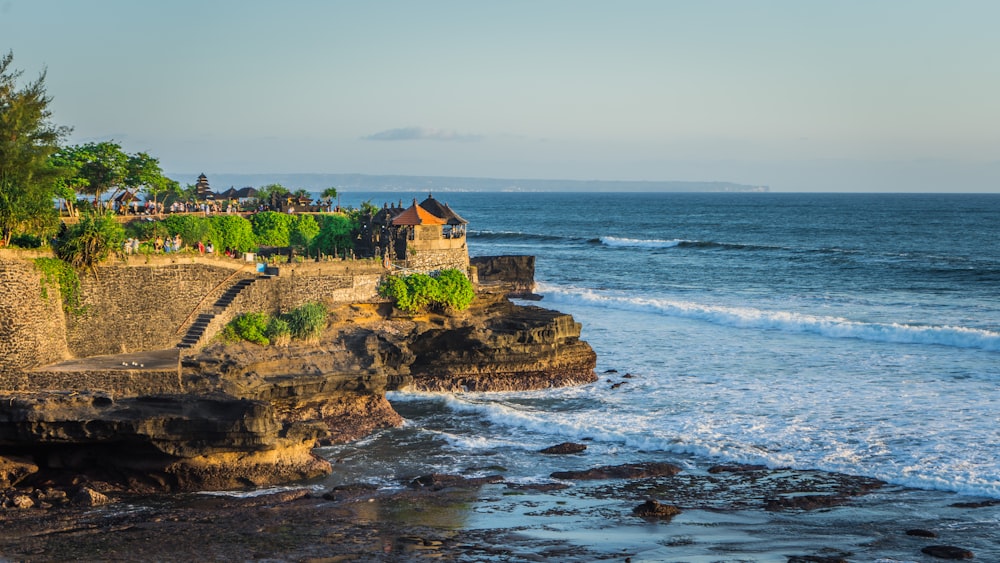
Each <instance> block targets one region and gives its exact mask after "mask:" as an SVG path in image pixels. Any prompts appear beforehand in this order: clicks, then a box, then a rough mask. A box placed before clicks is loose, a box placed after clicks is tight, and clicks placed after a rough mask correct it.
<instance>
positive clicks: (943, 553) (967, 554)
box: [920, 545, 975, 559]
mask: <svg viewBox="0 0 1000 563" xmlns="http://www.w3.org/2000/svg"><path fill="white" fill-rule="evenodd" d="M920 551H921V552H922V553H924V554H927V555H930V556H931V557H937V558H938V559H972V558H974V557H975V555H974V554H973V553H972V552H971V551H969V550H968V549H963V548H961V547H955V546H953V545H929V546H927V547H925V548H923V549H921V550H920Z"/></svg>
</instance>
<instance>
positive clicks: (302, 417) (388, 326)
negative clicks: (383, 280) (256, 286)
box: [0, 294, 596, 490]
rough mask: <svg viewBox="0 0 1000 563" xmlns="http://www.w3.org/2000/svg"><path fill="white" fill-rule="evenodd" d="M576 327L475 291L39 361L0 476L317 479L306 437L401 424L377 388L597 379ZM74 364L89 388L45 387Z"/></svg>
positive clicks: (322, 439) (6, 423) (64, 377)
mask: <svg viewBox="0 0 1000 563" xmlns="http://www.w3.org/2000/svg"><path fill="white" fill-rule="evenodd" d="M579 336H580V326H579V324H578V323H576V322H574V321H573V319H572V318H571V317H570V316H568V315H563V314H561V313H557V312H554V311H547V310H544V309H540V308H538V307H520V306H516V305H513V304H511V303H510V302H509V301H507V300H506V298H505V297H503V296H501V295H495V294H494V295H486V294H483V295H481V296H480V297H479V298H477V301H476V303H475V304H474V306H473V307H472V308H470V309H469V310H468V311H465V312H462V313H458V314H454V315H436V314H435V315H431V314H425V315H415V316H414V315H405V314H403V313H401V312H400V311H398V310H395V309H393V308H392V307H391V306H390V305H388V304H384V303H383V304H351V305H341V306H339V307H336V308H334V309H333V310H332V312H331V315H330V323H329V326H328V329H327V330H326V332H325V333H324V335H323V337H322V339H321V340H320V341H319V342H315V343H309V344H293V345H290V346H268V347H260V346H257V345H255V344H249V343H242V344H223V343H218V344H212V345H209V346H207V347H206V348H204V349H202V350H201V351H199V352H196V353H194V354H193V355H190V356H184V357H180V358H179V367H178V366H177V365H176V364H175V365H174V367H173V368H172V369H171V368H170V367H169V366H162V365H160V366H157V365H150V366H149V367H146V365H145V364H144V363H143V364H137V365H139V366H140V367H136V365H133V364H132V362H124V363H126V364H128V365H126V366H121V367H117V368H116V367H114V363H113V362H112V361H111V360H110V359H107V358H105V359H104V360H103V363H101V368H100V370H96V371H94V370H93V366H91V367H90V368H88V366H87V362H79V364H78V365H75V366H72V367H65V366H64V368H63V369H60V368H58V367H52V366H49V367H48V368H45V369H42V370H37V371H35V372H33V373H31V374H26V375H25V376H24V377H22V378H20V379H18V380H17V381H19V382H20V384H19V385H20V387H19V388H18V389H19V391H17V392H11V391H10V390H8V391H7V394H6V396H0V404H2V405H3V407H2V408H0V486H12V485H14V484H15V483H17V482H20V483H22V484H23V485H31V486H41V485H42V484H44V483H49V484H51V483H73V482H76V481H78V480H79V478H80V475H81V474H82V475H85V476H86V478H87V479H90V480H94V481H97V482H101V483H103V484H104V486H105V488H108V489H113V488H115V487H121V488H126V489H129V490H192V489H230V488H239V487H244V486H264V485H269V484H275V483H282V482H288V481H292V480H298V479H305V478H310V477H315V476H319V475H322V474H325V473H327V472H329V471H331V467H330V465H329V463H328V462H326V461H325V460H322V459H320V458H318V457H316V456H315V455H314V454H313V453H312V448H313V447H314V446H315V445H317V444H322V443H334V442H344V441H349V440H354V439H357V438H360V437H362V436H364V435H367V434H368V433H370V432H372V431H373V430H375V429H377V428H382V427H386V426H392V425H398V424H400V422H401V419H400V417H399V415H398V414H397V413H396V412H395V411H393V409H392V407H391V405H390V404H389V403H388V401H386V399H385V391H386V390H389V389H419V390H449V391H451V390H469V391H481V390H511V389H533V388H544V387H549V386H555V385H571V384H579V383H584V382H588V381H593V380H595V379H596V376H595V375H594V365H595V361H596V357H595V354H594V352H593V350H591V348H590V347H589V346H588V345H587V344H586V343H585V342H582V341H580V340H579ZM139 357H141V356H139ZM93 361H98V359H93ZM119 363H121V362H119ZM73 369H76V370H78V371H77V372H73ZM74 373H77V374H78V375H79V376H80V378H81V379H80V380H81V381H85V382H86V383H85V385H81V386H79V387H74V386H72V385H70V386H69V389H66V388H63V389H59V388H58V386H56V385H54V384H52V382H55V381H58V382H59V385H61V386H63V387H66V386H67V385H66V383H67V381H68V380H71V379H72V378H73V377H74ZM95 374H97V375H96V376H95ZM144 377H145V379H144ZM46 381H48V382H49V383H46ZM4 458H6V459H4ZM5 468H6V469H5Z"/></svg>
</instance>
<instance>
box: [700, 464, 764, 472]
mask: <svg viewBox="0 0 1000 563" xmlns="http://www.w3.org/2000/svg"><path fill="white" fill-rule="evenodd" d="M766 469H767V466H766V465H748V464H743V463H736V464H723V465H713V466H712V467H709V468H708V472H709V473H712V474H715V473H749V472H751V471H764V470H766Z"/></svg>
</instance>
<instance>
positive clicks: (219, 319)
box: [177, 277, 260, 348]
mask: <svg viewBox="0 0 1000 563" xmlns="http://www.w3.org/2000/svg"><path fill="white" fill-rule="evenodd" d="M258 279H260V278H259V277H257V278H243V279H241V280H239V281H238V282H236V283H234V284H233V285H231V286H229V288H228V289H226V291H225V292H224V293H223V294H222V295H221V296H219V298H218V299H217V300H216V301H215V303H213V304H212V308H211V310H209V311H206V312H203V313H199V314H198V316H197V317H195V319H194V321H193V322H192V323H191V326H189V327H188V330H187V332H186V333H185V334H184V336H183V337H182V338H181V341H180V342H179V343H178V344H177V347H178V348H194V347H196V346H198V345H199V344H201V342H202V340H203V339H204V338H205V335H206V334H208V333H209V328H210V327H211V326H212V325H220V324H225V323H227V322H229V321H230V320H231V317H232V315H227V314H226V310H227V309H228V308H229V305H231V304H232V303H233V300H234V299H236V296H237V295H239V294H240V293H241V292H242V291H243V290H244V289H246V288H248V287H250V286H251V285H253V284H254V282H256V281H257V280H258ZM219 328H221V327H219ZM212 332H213V333H214V331H212Z"/></svg>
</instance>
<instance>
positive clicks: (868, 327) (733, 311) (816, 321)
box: [538, 283, 1000, 352]
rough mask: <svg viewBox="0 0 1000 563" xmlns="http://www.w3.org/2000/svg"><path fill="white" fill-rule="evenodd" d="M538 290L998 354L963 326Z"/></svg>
mask: <svg viewBox="0 0 1000 563" xmlns="http://www.w3.org/2000/svg"><path fill="white" fill-rule="evenodd" d="M538 292H539V293H541V294H543V295H544V296H545V299H546V300H547V302H551V303H568V304H583V305H588V306H592V307H605V308H609V309H617V310H623V311H636V312H642V313H652V314H659V315H665V316H670V317H680V318H687V319H695V320H701V321H706V322H710V323H714V324H717V325H723V326H731V327H736V328H746V329H757V330H780V331H784V332H797V333H811V334H818V335H820V336H825V337H828V338H857V339H860V340H868V341H873V342H892V343H898V344H926V345H939V346H951V347H955V348H976V349H980V350H986V351H990V352H1000V332H994V331H989V330H982V329H976V328H968V327H961V326H948V325H913V324H905V323H871V322H862V321H854V320H850V319H847V318H843V317H828V316H818V315H810V314H803V313H796V312H790V311H767V310H763V309H756V308H753V307H729V306H719V305H704V304H701V303H695V302H690V301H676V300H671V299H661V298H649V297H622V296H615V295H609V294H603V293H599V292H597V291H593V290H589V289H565V288H557V287H554V286H546V285H545V284H541V283H540V284H538Z"/></svg>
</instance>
